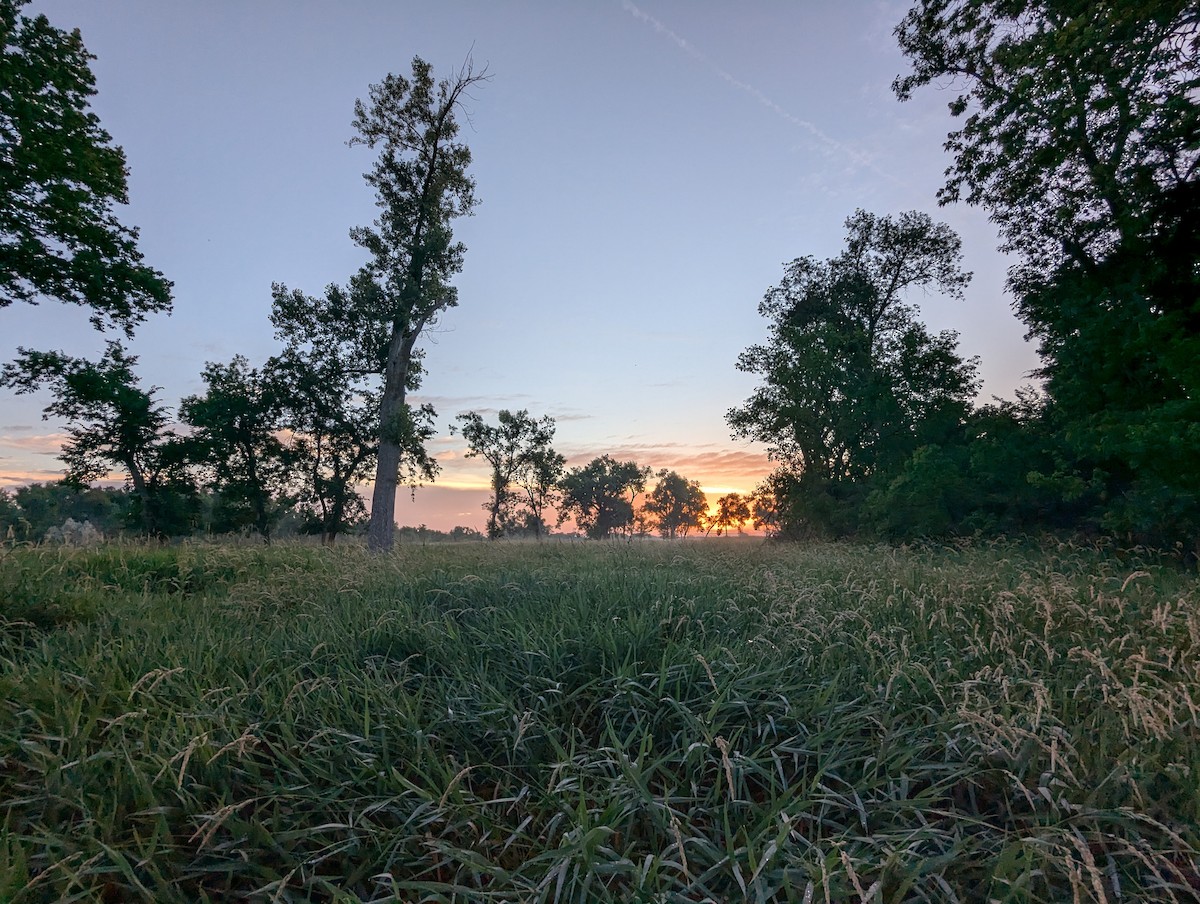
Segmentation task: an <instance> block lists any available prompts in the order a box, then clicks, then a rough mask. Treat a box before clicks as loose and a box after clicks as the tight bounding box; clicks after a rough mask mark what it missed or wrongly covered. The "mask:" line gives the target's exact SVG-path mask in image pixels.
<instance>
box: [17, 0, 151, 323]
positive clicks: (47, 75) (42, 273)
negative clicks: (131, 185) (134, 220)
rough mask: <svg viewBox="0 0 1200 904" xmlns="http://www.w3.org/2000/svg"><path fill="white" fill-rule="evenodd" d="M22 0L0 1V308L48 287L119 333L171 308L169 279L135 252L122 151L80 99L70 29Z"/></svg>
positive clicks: (83, 94) (86, 94)
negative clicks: (117, 209)
mask: <svg viewBox="0 0 1200 904" xmlns="http://www.w3.org/2000/svg"><path fill="white" fill-rule="evenodd" d="M25 5H26V0H0V161H3V165H0V308H3V307H7V306H8V305H10V304H12V303H13V302H14V301H25V302H31V303H34V304H36V303H37V301H38V299H39V298H42V297H47V298H53V299H57V300H59V301H63V302H68V303H71V304H77V305H83V306H86V307H90V308H91V309H92V317H91V319H92V323H93V324H94V325H95V326H96V327H97V328H102V327H105V326H109V325H115V326H119V327H121V328H123V329H124V330H125V332H126V334H129V333H131V332H132V330H133V327H134V325H136V324H137V323H139V322H140V321H142V320H143V319H144V318H145V315H146V314H147V313H149V312H153V311H166V310H169V309H170V307H171V283H170V282H168V281H167V280H166V279H164V278H163V275H162V274H161V273H159V272H158V271H156V270H152V269H151V268H149V267H147V266H145V265H144V264H143V263H142V255H141V253H140V252H139V251H138V248H137V237H138V233H137V230H136V229H133V228H130V227H126V226H122V225H121V224H120V222H118V220H117V217H116V214H115V213H114V211H113V207H114V205H117V204H125V203H127V202H128V197H127V191H128V190H127V187H126V178H127V175H128V174H127V171H126V166H125V154H124V152H123V151H122V150H121V148H120V147H118V146H116V145H114V144H113V143H112V138H111V136H110V135H109V134H108V133H107V132H106V131H105V130H104V129H103V128H102V127H101V125H100V120H99V119H98V118H97V117H96V115H95V114H94V113H93V112H92V111H91V110H90V109H89V98H91V97H92V95H94V94H95V93H96V89H95V84H96V82H95V78H94V77H93V76H92V72H91V68H90V66H89V65H88V61H89V60H92V59H94V57H93V56H92V55H91V54H89V53H88V52H87V49H86V48H85V47H84V46H83V40H82V38H81V37H80V35H79V31H78V30H76V31H73V32H69V33H68V32H65V31H62V30H60V29H58V28H55V27H54V26H52V25H51V24H50V22H49V20H48V19H47V18H46V17H45V16H44V15H38V16H34V17H32V18H31V17H28V16H24V15H21V10H22V8H23V7H24V6H25Z"/></svg>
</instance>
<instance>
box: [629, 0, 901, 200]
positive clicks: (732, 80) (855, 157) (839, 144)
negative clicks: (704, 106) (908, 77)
mask: <svg viewBox="0 0 1200 904" xmlns="http://www.w3.org/2000/svg"><path fill="white" fill-rule="evenodd" d="M621 7H622V8H623V9H624V10H625V11H626V12H628V13H629V14H630V15H632V16H633V17H634V18H635V19H637V20H639V21H641V22H644V23H645V24H647V25H649V26H650V27H651V28H653V29H654V30H655V32H657V33H658V34H660V35H662V36H663V37H665V38H666V39H667V40H669V41H670V42H671V43H672V44H674V45H675V46H676V47H678V48H679V49H680V50H682V51H683V52H684V53H686V54H687V55H688V56H690V57H692V58H693V59H694V60H697V61H699V62H700V63H702V64H703V65H704V66H706V67H707V68H708V69H709V70H711V71H712V72H713V73H714V74H715V75H716V76H717V77H718V78H720V79H721V80H722V81H724V82H726V83H727V84H729V85H732V86H733V87H735V88H737V89H738V90H740V91H744V92H745V93H746V94H748V95H750V96H751V97H753V98H754V99H755V100H756V101H758V102H759V103H760V104H761V105H762V106H764V107H766V108H767V109H768V110H770V111H771V112H772V113H775V114H776V115H777V116H780V117H782V118H783V119H785V120H787V121H788V122H790V123H792V124H793V125H795V126H798V127H799V128H801V129H803V130H804V131H806V132H808V134H809V135H811V136H812V137H813V138H815V139H816V141H817V144H818V146H819V147H821V149H822V151H823V152H824V154H825V155H826V156H827V157H829V158H831V159H849V160H850V161H852V162H853V163H854V164H856V165H857V166H860V167H862V168H863V169H869V170H871V171H872V172H874V173H875V174H877V175H879V176H882V177H883V178H885V179H888V180H890V181H892V182H896V183H900V182H901V180H900V179H897V178H896V177H895V176H893V175H892V174H891V173H888V172H886V171H884V170H882V169H880V168H879V167H878V166H877V165H876V164H875V162H874V159H873V158H872V156H871V154H869V153H867V152H866V151H864V150H862V149H860V148H856V147H854V146H852V145H849V144H847V143H846V142H844V141H839V140H838V139H836V138H834V137H833V136H832V135H830V134H829V133H828V132H826V131H825V130H824V129H822V128H821V127H820V126H818V125H817V124H816V123H815V122H813V121H812V120H809V119H805V118H804V117H802V116H797V115H796V114H794V113H792V112H791V111H790V110H787V109H785V108H784V107H782V106H780V105H779V104H778V103H776V102H775V101H774V100H772V99H771V98H770V97H768V96H767V95H766V94H764V93H763V92H762V91H760V90H759V89H758V88H756V87H755V86H754V85H752V84H750V83H749V82H746V81H743V80H742V79H739V78H738V77H737V76H735V75H733V74H732V73H731V72H729V71H728V70H726V69H724V68H722V67H721V66H720V65H718V64H717V63H714V62H713V61H712V60H710V59H709V58H708V56H707V55H705V54H704V52H703V51H701V50H700V49H699V48H698V47H696V45H695V44H693V43H692V42H691V41H689V40H688V39H687V38H684V37H683V36H681V35H679V34H677V33H676V32H675V31H673V30H672V29H671V28H669V27H668V26H667V25H665V24H663V23H662V22H661V21H659V20H658V19H656V18H655V17H654V16H652V15H650V13H648V12H646V11H645V10H643V9H641V8H640V7H639V6H637V4H635V3H633V2H632V0H621Z"/></svg>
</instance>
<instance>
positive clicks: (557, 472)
mask: <svg viewBox="0 0 1200 904" xmlns="http://www.w3.org/2000/svg"><path fill="white" fill-rule="evenodd" d="M566 462H567V460H566V458H565V457H563V456H562V455H560V454H559V453H558V452H555V451H554V450H553V449H551V448H550V447H549V446H546V447H544V448H540V449H535V450H533V452H531V453H530V455H529V456H528V457H527V458H526V461H525V466H524V467H523V468H521V470H520V471H518V472H517V477H516V485H517V486H518V487H519V488H520V491H521V494H522V495H523V501H524V504H525V511H526V525H527V529H530V530H532V531H533V535H534V536H535V537H537V538H538V539H539V540H540V539H541V537H542V534H544V533H546V531H547V530H548V528H547V526H546V510H547V509H548V508H550V507H552V506H554V505H557V504H559V503H560V502H561V499H562V496H561V494H560V493H559V488H558V487H559V482H560V481H561V480H562V476H563V469H564V465H566Z"/></svg>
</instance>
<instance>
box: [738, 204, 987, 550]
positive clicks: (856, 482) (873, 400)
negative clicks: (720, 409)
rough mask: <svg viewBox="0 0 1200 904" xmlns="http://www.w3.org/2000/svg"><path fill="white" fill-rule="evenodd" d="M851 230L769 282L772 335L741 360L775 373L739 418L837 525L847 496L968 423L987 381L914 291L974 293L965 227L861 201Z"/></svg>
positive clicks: (816, 509)
mask: <svg viewBox="0 0 1200 904" xmlns="http://www.w3.org/2000/svg"><path fill="white" fill-rule="evenodd" d="M846 230H847V241H846V250H845V251H844V252H843V253H842V254H841V255H839V256H838V257H836V258H833V259H832V260H828V261H825V262H818V261H816V260H815V259H813V258H811V257H807V258H798V259H797V260H794V261H792V263H791V264H789V265H788V266H787V269H786V271H785V274H784V279H783V281H782V282H781V283H780V284H779V285H778V286H776V287H774V288H772V289H771V290H770V291H768V292H767V294H766V297H765V298H764V299H763V301H762V303H761V304H760V305H759V312H760V313H761V314H762V315H763V316H764V317H767V318H768V319H769V321H770V327H769V331H770V332H769V337H768V341H767V343H766V344H764V345H754V346H751V347H750V348H748V349H747V350H746V351H745V352H743V353H742V355H741V356H740V357H739V359H738V369H739V370H743V371H746V372H748V373H756V374H759V375H760V376H761V377H762V378H763V382H762V385H761V386H759V387H758V388H757V389H756V390H755V391H754V394H753V395H752V396H751V397H750V399H748V400H747V401H746V403H745V404H744V405H742V406H741V407H739V408H734V409H732V410H731V411H729V413H728V415H727V418H728V421H729V424H730V426H731V427H732V428H733V432H734V434H735V435H736V436H739V437H744V438H747V439H754V440H758V441H760V442H764V443H766V444H767V445H768V447H769V449H770V454H771V456H772V457H773V458H775V459H776V460H778V461H780V462H781V463H782V465H783V466H784V467H785V468H786V469H787V470H789V471H790V472H791V473H792V474H793V475H794V476H795V477H796V478H797V480H798V481H799V482H800V483H801V484H802V485H803V487H804V492H803V493H801V494H800V495H799V496H797V497H795V498H797V499H799V500H801V501H803V500H808V502H809V503H811V505H809V506H808V510H807V511H806V512H805V513H803V515H802V517H805V518H808V519H810V520H812V521H813V522H814V523H817V524H822V525H824V526H825V527H826V528H828V529H831V530H833V531H834V532H838V531H839V530H840V528H839V527H838V525H837V523H836V522H837V520H838V518H837V517H830V515H837V516H838V517H840V515H838V513H839V510H841V509H843V508H844V506H843V505H842V504H841V502H842V501H844V499H845V496H846V493H847V492H850V491H852V490H853V488H855V487H858V486H861V485H862V483H863V481H864V480H866V479H867V478H868V477H871V476H873V475H877V474H879V473H882V472H886V471H887V470H889V469H892V468H896V467H899V466H901V465H902V464H903V462H904V461H905V460H907V458H908V457H909V456H910V455H911V454H912V453H913V452H914V451H915V450H916V449H917V448H919V447H920V446H921V445H923V444H925V443H929V442H936V441H938V440H940V439H941V438H942V436H943V435H944V434H945V433H946V432H947V431H948V430H953V429H956V428H957V427H958V426H959V425H960V424H961V422H962V420H963V418H965V416H966V415H967V413H968V411H969V403H970V400H971V398H972V397H973V395H974V393H975V390H976V388H977V385H978V384H977V382H976V375H975V374H976V362H975V361H964V360H963V359H962V358H961V357H960V356H959V354H958V350H957V344H958V336H957V334H956V333H954V332H951V331H944V332H941V333H938V334H936V335H932V334H930V333H929V331H928V330H926V328H925V326H924V325H923V324H922V323H921V322H920V321H919V320H918V319H917V315H916V309H915V307H914V306H913V305H912V304H911V303H909V302H908V301H907V295H908V293H909V292H910V291H912V290H914V289H929V288H936V289H940V290H941V291H943V292H945V293H947V294H949V295H951V296H952V297H960V296H961V295H962V290H963V287H964V286H965V285H966V283H967V282H968V280H969V279H970V274H969V273H965V272H964V271H963V270H962V269H961V267H960V260H961V251H960V246H961V242H960V241H959V238H958V236H957V235H955V234H954V232H953V231H952V230H951V229H950V228H949V227H948V226H946V225H945V224H941V223H934V222H933V220H932V219H931V218H930V217H929V216H927V215H926V214H922V213H917V212H910V213H905V214H902V215H900V216H899V217H896V218H893V217H876V216H874V215H873V214H870V213H867V212H865V211H861V210H860V211H858V212H856V213H855V214H854V215H853V216H851V217H849V218H848V219H847V220H846ZM797 514H798V513H797Z"/></svg>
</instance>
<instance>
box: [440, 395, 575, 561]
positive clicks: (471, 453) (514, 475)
mask: <svg viewBox="0 0 1200 904" xmlns="http://www.w3.org/2000/svg"><path fill="white" fill-rule="evenodd" d="M457 420H458V421H459V422H460V423H461V424H462V427H461V430H462V435H463V439H465V440H466V441H467V448H468V452H467V456H466V457H467V458H474V457H476V456H478V457H480V458H483V459H484V460H485V461H486V462H487V463H488V464H489V465H491V468H492V478H491V479H492V498H491V499H490V500H489V501H488V503H487V504H486V505H485V506H484V508H486V509H487V512H488V522H487V534H488V537H490V538H491V539H493V540H495V539H497V538H498V537H501V536H503V534H504V533H505V532H506V530H508V529H510V528H511V527H512V526H514V525H515V524H516V523H517V521H518V511H517V509H518V507H519V506H520V504H521V503H522V502H526V503H528V505H529V510H528V514H529V515H530V516H531V518H532V522H531V524H530V526H531V527H532V528H533V530H534V532H535V533H536V534H537V535H538V536H540V535H541V529H542V524H543V522H542V515H543V511H544V509H545V506H546V502H547V499H548V498H549V497H550V495H551V494H552V493H553V492H554V486H555V482H556V480H557V477H558V476H559V474H561V471H562V463H563V458H562V456H561V455H558V453H556V452H555V451H554V450H553V449H552V448H550V443H552V442H553V441H554V419H553V418H552V417H549V416H546V417H543V418H534V417H531V416H530V414H529V412H528V411H525V410H521V411H517V412H511V411H501V412H500V413H499V415H498V416H497V421H498V422H497V423H496V424H495V425H492V424H488V423H486V422H485V421H484V419H483V417H482V415H480V414H478V413H477V412H474V411H469V412H467V413H466V414H460V415H459V416H458V418H457Z"/></svg>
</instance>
